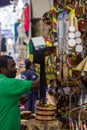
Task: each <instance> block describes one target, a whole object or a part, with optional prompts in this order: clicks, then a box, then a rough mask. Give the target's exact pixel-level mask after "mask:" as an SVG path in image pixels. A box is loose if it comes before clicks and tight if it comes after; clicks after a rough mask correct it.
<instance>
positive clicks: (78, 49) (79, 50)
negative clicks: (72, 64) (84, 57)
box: [75, 45, 83, 53]
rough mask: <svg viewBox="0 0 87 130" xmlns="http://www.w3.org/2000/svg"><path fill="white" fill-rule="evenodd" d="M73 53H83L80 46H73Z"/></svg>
mask: <svg viewBox="0 0 87 130" xmlns="http://www.w3.org/2000/svg"><path fill="white" fill-rule="evenodd" d="M75 51H76V52H77V53H81V52H82V51H83V47H82V45H76V46H75Z"/></svg>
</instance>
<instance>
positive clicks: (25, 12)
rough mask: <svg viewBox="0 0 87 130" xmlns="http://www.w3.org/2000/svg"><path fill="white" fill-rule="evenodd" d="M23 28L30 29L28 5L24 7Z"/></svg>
mask: <svg viewBox="0 0 87 130" xmlns="http://www.w3.org/2000/svg"><path fill="white" fill-rule="evenodd" d="M24 29H25V31H26V32H28V31H29V30H30V6H29V5H28V6H26V8H25V9H24Z"/></svg>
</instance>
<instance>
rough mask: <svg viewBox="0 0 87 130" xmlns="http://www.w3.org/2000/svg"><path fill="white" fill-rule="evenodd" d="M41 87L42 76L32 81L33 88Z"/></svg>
mask: <svg viewBox="0 0 87 130" xmlns="http://www.w3.org/2000/svg"><path fill="white" fill-rule="evenodd" d="M39 87H40V77H39V78H38V79H37V80H35V81H33V83H32V89H35V88H39Z"/></svg>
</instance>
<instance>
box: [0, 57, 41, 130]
mask: <svg viewBox="0 0 87 130" xmlns="http://www.w3.org/2000/svg"><path fill="white" fill-rule="evenodd" d="M15 65H16V64H15V61H14V59H13V58H12V57H11V56H7V55H3V56H0V130H20V122H21V118H20V107H19V98H20V97H21V96H22V95H23V94H24V93H29V91H30V90H31V89H36V88H37V86H40V80H39V79H40V78H38V79H37V80H36V81H31V80H28V81H26V80H19V79H16V78H15V76H16V72H17V69H16V67H15Z"/></svg>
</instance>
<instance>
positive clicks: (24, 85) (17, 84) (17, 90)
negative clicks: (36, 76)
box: [4, 78, 32, 98]
mask: <svg viewBox="0 0 87 130" xmlns="http://www.w3.org/2000/svg"><path fill="white" fill-rule="evenodd" d="M6 80H7V81H5V82H6V83H8V84H7V85H6V86H5V89H6V91H5V92H6V95H7V96H11V97H15V98H19V97H20V96H21V95H23V94H24V93H29V92H30V90H31V87H32V81H31V80H29V81H26V80H19V79H13V78H12V79H9V78H8V79H6ZM4 84H5V83H4Z"/></svg>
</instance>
